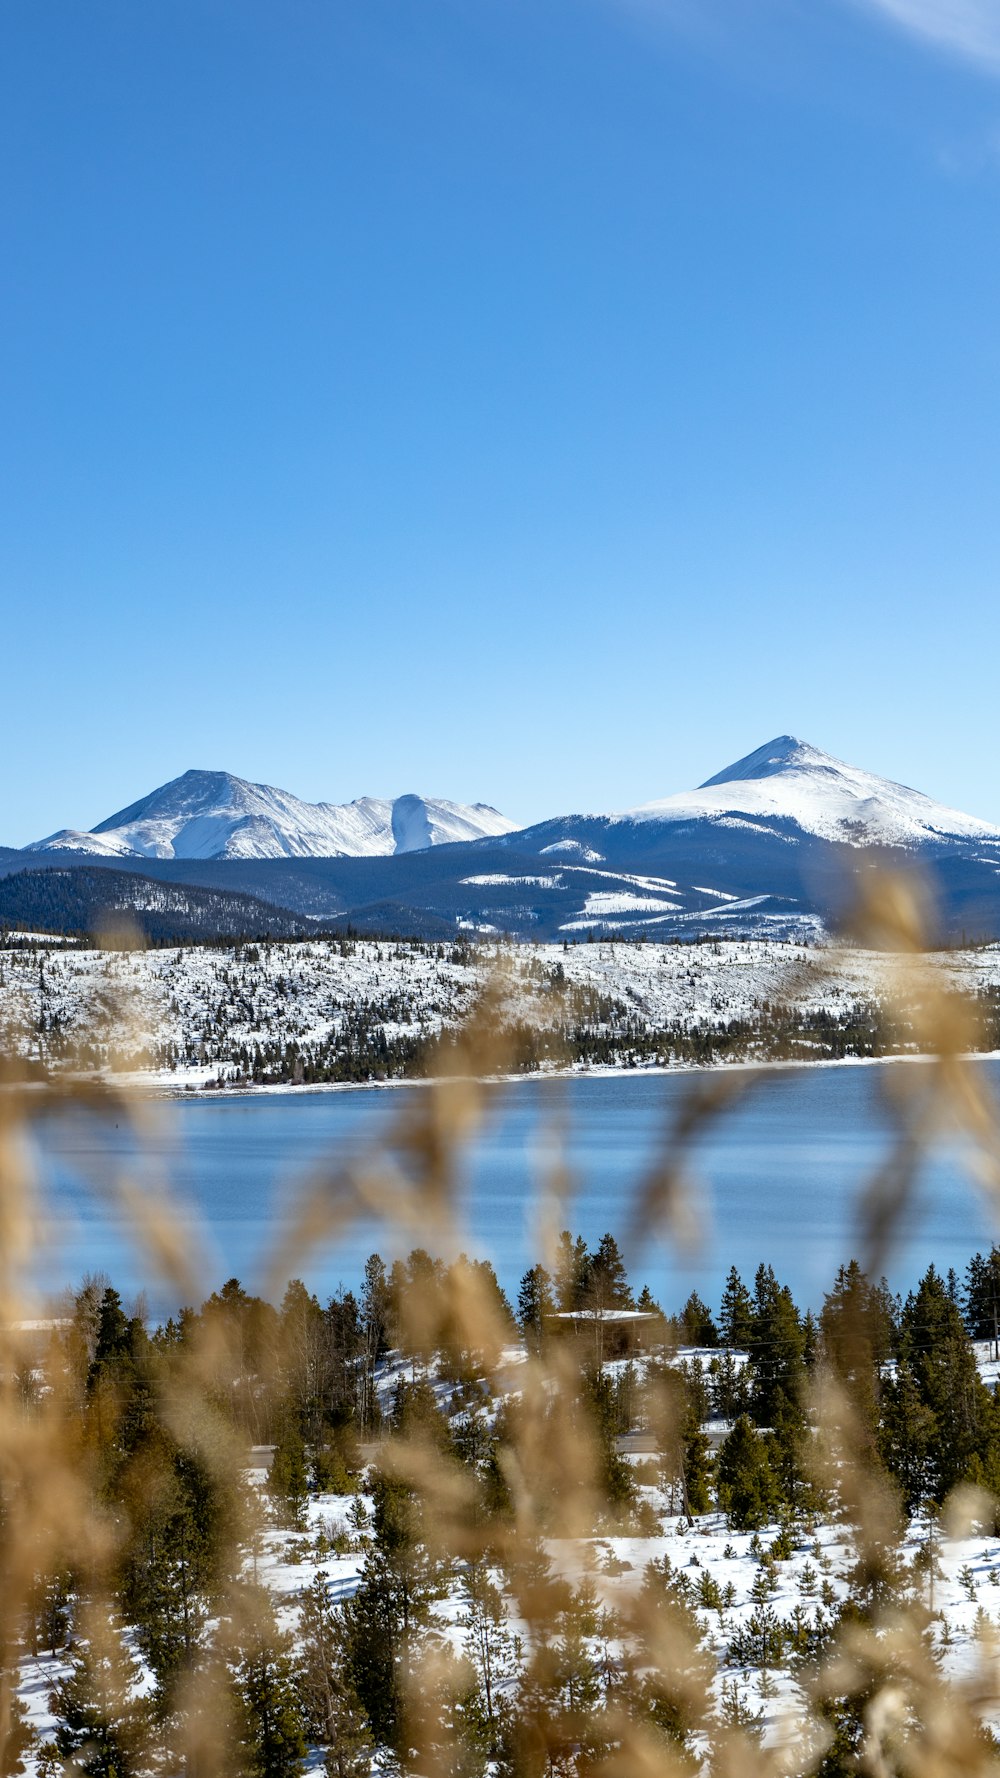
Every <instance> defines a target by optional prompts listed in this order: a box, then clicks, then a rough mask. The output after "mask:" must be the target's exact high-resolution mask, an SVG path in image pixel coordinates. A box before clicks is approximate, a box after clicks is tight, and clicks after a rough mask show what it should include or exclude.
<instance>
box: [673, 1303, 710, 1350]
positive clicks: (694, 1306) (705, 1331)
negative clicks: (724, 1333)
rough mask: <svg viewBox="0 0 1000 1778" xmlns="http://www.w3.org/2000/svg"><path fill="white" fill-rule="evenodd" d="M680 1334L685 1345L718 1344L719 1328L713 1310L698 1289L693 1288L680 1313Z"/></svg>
mask: <svg viewBox="0 0 1000 1778" xmlns="http://www.w3.org/2000/svg"><path fill="white" fill-rule="evenodd" d="M679 1331H680V1336H681V1341H682V1343H683V1344H684V1345H685V1346H717V1345H718V1344H719V1330H718V1328H717V1327H716V1325H715V1322H714V1321H713V1320H712V1312H711V1310H710V1308H709V1306H708V1304H707V1303H703V1302H702V1300H701V1297H700V1296H699V1295H698V1292H697V1291H696V1290H692V1292H691V1295H690V1296H689V1297H688V1300H687V1302H686V1303H685V1304H684V1307H683V1309H682V1310H681V1313H680V1329H679Z"/></svg>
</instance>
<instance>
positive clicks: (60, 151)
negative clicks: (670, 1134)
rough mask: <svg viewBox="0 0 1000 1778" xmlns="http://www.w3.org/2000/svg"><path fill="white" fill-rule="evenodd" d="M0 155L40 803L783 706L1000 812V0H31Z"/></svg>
mask: <svg viewBox="0 0 1000 1778" xmlns="http://www.w3.org/2000/svg"><path fill="white" fill-rule="evenodd" d="M0 179H2V185H0V413H2V424H0V519H2V522H0V587H2V589H3V596H2V624H3V628H2V632H0V635H2V650H3V653H2V659H3V662H4V669H5V670H4V673H3V703H4V713H5V719H6V720H5V729H6V733H7V737H8V744H7V770H6V772H5V773H4V776H3V783H2V788H0V841H2V842H5V843H7V844H22V843H25V842H27V841H28V840H30V839H33V838H36V837H38V836H39V835H40V834H43V833H46V832H48V831H50V830H51V829H53V828H54V827H57V826H62V825H64V824H67V825H73V826H90V825H92V824H93V823H95V822H96V821H98V820H100V819H101V818H103V817H104V816H105V815H107V814H109V813H111V811H112V810H114V809H115V808H117V807H120V806H122V805H124V804H125V803H127V802H128V801H130V800H132V799H133V798H134V797H136V796H139V795H141V794H143V793H144V792H145V791H147V790H149V789H151V788H152V787H153V786H154V785H155V784H157V783H160V782H162V781H163V780H165V779H167V778H169V777H173V776H175V775H176V774H177V773H178V772H180V771H183V770H184V769H185V768H187V767H189V766H206V767H213V768H214V767H227V768H228V769H230V770H232V771H235V772H238V773H240V774H242V775H244V776H247V777H251V778H258V779H264V780H266V781H269V782H271V783H277V784H280V785H282V786H284V787H285V788H288V789H291V790H294V791H296V792H297V793H298V794H300V795H303V796H307V797H310V798H320V797H326V798H329V799H333V800H342V799H347V798H350V797H352V796H355V795H360V794H364V793H379V794H389V793H397V792H400V791H403V790H410V789H416V790H421V791H424V792H427V793H432V794H437V795H445V796H452V797H456V798H460V799H463V800H464V799H475V798H483V799H486V800H488V801H491V802H494V803H496V804H498V805H499V806H500V807H502V808H503V809H505V810H506V811H508V812H509V813H510V814H512V815H514V816H516V817H521V818H523V819H524V820H530V819H534V818H538V817H541V816H544V815H546V814H550V813H554V812H560V811H567V810H574V809H602V808H620V807H626V806H628V805H630V804H633V803H637V802H639V801H642V800H644V799H647V798H649V797H653V796H656V795H663V794H667V793H669V792H671V791H673V790H676V789H682V788H685V787H686V786H688V785H690V784H692V783H694V782H697V781H700V780H701V779H703V778H705V777H707V776H708V775H709V774H710V773H711V772H713V771H715V770H717V769H719V768H720V767H721V766H722V765H724V764H725V763H726V762H727V761H729V760H730V759H733V758H735V757H737V756H738V755H739V754H741V753H744V752H747V751H749V750H750V749H751V748H753V747H755V746H757V745H758V744H759V743H761V742H762V741H764V740H766V739H767V738H769V737H770V736H771V735H773V734H776V733H779V732H782V731H786V730H790V731H792V732H795V733H799V734H802V735H804V736H806V737H807V738H809V739H810V740H813V741H815V742H816V743H817V744H818V745H820V746H824V747H826V748H828V749H829V750H830V751H831V752H834V753H838V754H840V755H841V756H844V757H847V758H850V759H852V760H853V761H855V762H856V763H858V764H861V765H865V766H867V767H869V768H871V769H872V770H875V771H880V772H884V773H886V774H888V775H890V776H894V777H900V778H902V779H904V780H905V781H907V782H910V783H915V784H917V785H918V786H919V787H920V788H922V789H924V790H927V791H929V792H930V793H932V794H934V795H937V796H940V797H941V798H942V799H943V800H946V801H951V802H954V803H956V804H958V805H959V806H962V807H965V808H967V809H970V810H971V811H973V812H975V813H979V814H982V815H986V816H991V817H993V818H994V819H997V820H1000V775H998V773H997V767H996V755H997V746H996V743H997V716H996V709H997V693H996V690H995V685H994V680H995V663H996V661H997V659H998V645H1000V598H998V591H1000V424H998V421H1000V12H998V8H997V7H996V4H995V0H363V4H358V0H315V3H306V0H283V3H282V5H281V6H280V7H277V6H274V5H273V4H270V3H267V4H264V3H258V0H200V3H198V4H195V3H192V0H143V4H142V5H141V6H137V5H136V4H135V3H134V0H119V3H109V0H91V3H90V4H88V5H87V6H86V7H81V6H73V5H70V4H68V3H66V0H63V3H62V4H59V5H56V4H51V3H50V0H32V4H31V5H30V6H16V7H15V6H11V7H7V8H5V9H4V10H3V13H2V16H0Z"/></svg>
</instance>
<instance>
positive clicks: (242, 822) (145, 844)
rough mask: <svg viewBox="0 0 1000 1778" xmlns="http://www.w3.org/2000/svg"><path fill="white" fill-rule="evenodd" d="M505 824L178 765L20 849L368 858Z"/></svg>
mask: <svg viewBox="0 0 1000 1778" xmlns="http://www.w3.org/2000/svg"><path fill="white" fill-rule="evenodd" d="M513 827H514V822H513V821H509V820H508V819H507V817H506V816H505V815H501V814H500V813H499V811H498V810H496V809H493V808H491V807H490V806H489V804H488V803H472V804H466V803H453V802H447V801H446V800H444V799H443V798H440V797H422V796H415V795H408V796H400V797H395V798H393V799H387V798H384V797H372V796H364V797H359V798H358V799H357V800H356V801H355V802H352V803H307V802H303V801H302V799H301V798H300V797H297V796H293V795H292V794H291V793H290V792H289V791H287V790H278V789H276V788H275V787H274V786H273V785H270V784H253V783H251V782H250V781H249V780H248V779H246V778H236V777H234V776H233V774H232V773H231V772H203V771H188V772H184V773H183V774H182V775H181V777H179V778H173V779H171V781H170V783H169V784H162V785H160V787H159V789H157V790H154V791H151V792H150V794H149V795H148V796H144V797H141V798H140V799H139V801H138V802H135V803H130V804H129V806H128V808H125V809H120V810H119V811H118V813H117V814H116V815H109V816H108V818H107V820H105V821H100V822H98V824H97V826H96V827H95V828H93V829H92V830H91V831H90V832H89V833H84V832H81V831H79V830H78V829H75V828H65V827H64V828H61V829H60V831H59V832H58V833H53V834H49V835H48V837H47V838H46V839H44V840H36V841H35V843H34V844H33V845H32V846H29V847H28V848H27V850H29V851H32V852H52V851H63V852H67V851H68V852H86V853H92V854H95V855H98V856H101V857H106V858H127V857H140V858H368V857H379V856H386V855H390V854H393V853H397V852H414V851H420V850H422V849H424V848H426V847H429V846H439V845H443V844H451V843H454V842H456V841H462V840H474V839H482V838H483V837H484V836H485V835H490V834H500V833H508V832H510V831H511V830H512V829H513Z"/></svg>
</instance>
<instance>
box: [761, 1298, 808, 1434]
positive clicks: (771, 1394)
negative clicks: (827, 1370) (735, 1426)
mask: <svg viewBox="0 0 1000 1778" xmlns="http://www.w3.org/2000/svg"><path fill="white" fill-rule="evenodd" d="M803 1350H804V1339H803V1333H802V1323H801V1321H800V1320H799V1314H798V1310H797V1309H796V1307H795V1304H794V1302H793V1301H792V1296H791V1292H790V1291H789V1289H788V1287H787V1285H783V1284H779V1283H778V1281H777V1279H776V1278H775V1276H774V1272H773V1270H772V1268H771V1267H770V1266H758V1268H757V1275H756V1278H755V1280H754V1309H753V1321H752V1324H751V1328H750V1339H749V1352H750V1364H751V1367H752V1374H753V1397H752V1400H753V1412H754V1418H755V1419H756V1421H757V1424H758V1426H771V1425H773V1424H774V1420H775V1418H776V1416H777V1414H778V1411H779V1404H780V1403H781V1401H782V1400H784V1401H786V1402H793V1403H797V1402H798V1400H799V1396H800V1394H801V1390H802V1384H803V1382H804V1380H805V1365H804V1361H803Z"/></svg>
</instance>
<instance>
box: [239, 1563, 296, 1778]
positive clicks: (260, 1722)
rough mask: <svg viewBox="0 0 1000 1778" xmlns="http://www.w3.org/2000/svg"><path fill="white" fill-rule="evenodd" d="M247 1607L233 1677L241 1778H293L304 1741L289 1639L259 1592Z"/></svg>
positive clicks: (262, 1594)
mask: <svg viewBox="0 0 1000 1778" xmlns="http://www.w3.org/2000/svg"><path fill="white" fill-rule="evenodd" d="M248 1605H249V1610H248V1612H247V1613H246V1622H247V1628H246V1629H245V1630H244V1631H243V1636H242V1646H241V1648H240V1650H239V1657H238V1661H237V1665H236V1673H235V1684H236V1700H237V1722H238V1736H239V1745H240V1756H241V1757H240V1773H241V1778H296V1775H297V1774H298V1773H299V1772H301V1770H302V1766H303V1762H304V1759H305V1753H306V1739H305V1733H304V1729H303V1721H302V1710H301V1707H300V1705H299V1700H298V1694H297V1688H296V1683H295V1669H294V1667H293V1664H292V1658H291V1652H290V1651H291V1638H290V1637H289V1636H286V1635H284V1634H282V1632H281V1631H279V1629H278V1627H277V1623H276V1622H275V1617H274V1609H273V1607H272V1605H271V1602H270V1599H269V1597H268V1595H267V1594H266V1593H265V1592H264V1591H263V1590H262V1589H255V1590H254V1596H252V1597H251V1598H249V1600H248Z"/></svg>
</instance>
